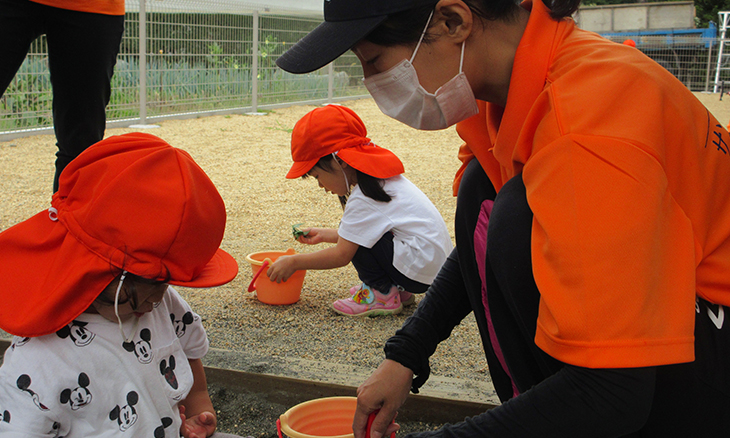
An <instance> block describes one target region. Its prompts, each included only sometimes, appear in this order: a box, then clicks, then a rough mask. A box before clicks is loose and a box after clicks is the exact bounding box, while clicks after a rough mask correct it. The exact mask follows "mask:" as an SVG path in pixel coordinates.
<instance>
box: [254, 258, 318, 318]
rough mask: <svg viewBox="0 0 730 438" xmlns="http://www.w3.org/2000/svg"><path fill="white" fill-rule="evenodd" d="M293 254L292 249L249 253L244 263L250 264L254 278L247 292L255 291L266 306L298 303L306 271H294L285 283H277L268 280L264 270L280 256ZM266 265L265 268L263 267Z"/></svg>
mask: <svg viewBox="0 0 730 438" xmlns="http://www.w3.org/2000/svg"><path fill="white" fill-rule="evenodd" d="M292 254H295V251H294V249H292V248H289V249H287V250H286V251H262V252H255V253H251V254H249V255H247V256H246V261H248V262H249V263H250V264H251V269H252V270H253V273H254V277H253V279H252V280H251V284H250V285H249V288H248V290H249V291H252V290H254V289H255V290H256V298H258V300H259V301H261V302H262V303H266V304H273V305H285V304H294V303H296V302H297V301H299V297H300V295H301V292H302V285H303V284H304V274H306V273H307V271H305V270H302V271H296V272H294V274H292V276H291V277H289V278H288V279H287V280H286V281H282V282H281V283H277V282H275V281H271V280H269V277H268V276H267V275H266V268H267V267H268V266H270V265H271V264H272V263H273V262H275V261H276V259H278V258H279V257H281V256H284V255H292ZM264 265H266V266H264Z"/></svg>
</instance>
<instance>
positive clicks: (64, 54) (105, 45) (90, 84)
mask: <svg viewBox="0 0 730 438" xmlns="http://www.w3.org/2000/svg"><path fill="white" fill-rule="evenodd" d="M48 9H49V10H52V13H53V19H52V20H50V21H49V25H48V29H47V32H46V34H47V40H48V62H49V69H50V71H51V84H52V86H53V125H54V130H55V132H56V140H57V145H58V152H57V153H56V173H55V177H54V179H53V191H54V192H55V191H56V190H58V177H59V175H60V174H61V171H62V170H63V169H64V168H65V167H66V165H67V164H68V163H70V162H71V160H73V159H74V158H75V157H76V156H77V155H78V154H80V153H81V152H83V151H84V150H85V149H86V148H87V147H89V146H91V145H92V144H94V143H96V142H98V141H100V140H101V139H102V138H103V137H104V129H105V127H106V106H107V104H108V103H109V99H110V97H111V79H112V75H113V74H114V65H115V64H116V59H117V54H118V53H119V45H120V43H121V39H122V34H123V32H124V16H123V15H119V16H115V15H103V14H91V13H85V12H76V11H68V10H63V9H57V8H50V7H48Z"/></svg>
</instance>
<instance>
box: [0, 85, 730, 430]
mask: <svg viewBox="0 0 730 438" xmlns="http://www.w3.org/2000/svg"><path fill="white" fill-rule="evenodd" d="M698 97H699V98H700V99H701V100H703V102H705V104H706V105H708V108H710V110H711V111H712V112H713V113H714V114H715V116H716V117H717V118H718V120H720V121H721V123H725V122H727V121H728V120H730V98H728V99H725V100H723V101H720V100H719V98H718V97H719V96H718V95H717V94H715V95H712V94H709V95H708V94H698ZM343 104H344V105H346V106H348V107H351V108H352V109H354V110H355V111H356V112H357V113H358V114H359V115H360V116H361V118H362V119H363V121H364V122H365V125H366V126H367V128H368V133H369V136H370V137H371V138H372V140H373V142H374V143H376V144H378V145H380V146H382V147H385V148H388V149H390V150H392V151H393V152H394V153H395V154H396V155H398V156H399V157H400V158H401V160H402V161H403V163H404V165H405V168H406V173H405V175H406V176H407V177H408V178H409V179H410V180H411V181H413V182H414V183H415V184H416V185H417V186H418V187H419V188H420V189H421V190H422V191H423V192H424V193H426V195H428V196H429V198H430V199H431V200H432V201H433V203H434V204H435V205H436V207H437V208H438V210H439V211H440V212H441V213H442V215H443V217H444V219H445V221H446V224H447V225H448V226H449V229H450V231H451V234H452V239H453V217H454V209H455V204H456V202H455V201H456V200H455V198H454V197H453V196H452V189H451V183H452V180H453V176H454V173H455V172H456V170H457V169H458V167H459V161H458V159H457V158H456V154H457V149H458V146H459V145H460V144H461V141H460V139H459V138H458V136H457V134H456V131H455V129H454V128H450V129H447V130H444V131H437V132H422V131H416V130H413V129H410V128H408V127H406V126H405V125H402V124H401V123H399V122H397V121H395V120H392V119H390V118H388V117H386V116H384V115H382V114H381V113H380V111H379V110H378V108H377V106H376V105H375V104H374V103H373V101H372V100H370V99H365V100H355V101H348V102H344V103H343ZM312 108H314V107H312V106H296V107H290V108H284V109H278V110H275V111H271V112H268V113H267V114H266V115H263V116H251V115H229V116H212V117H205V118H198V119H188V120H169V121H164V122H162V123H159V125H160V128H157V129H148V130H146V132H150V133H152V134H155V135H158V136H160V137H162V138H163V139H165V140H166V141H168V142H169V143H170V144H172V145H173V146H176V147H179V148H181V149H185V150H186V151H188V152H189V153H190V154H191V155H192V156H193V157H194V158H195V160H196V161H197V162H198V164H200V166H201V167H202V168H203V169H204V170H205V171H206V172H207V173H208V175H209V176H210V177H211V179H212V180H213V182H214V183H215V184H216V185H217V187H218V189H219V191H220V193H221V195H222V196H223V199H224V200H225V202H226V206H227V211H228V224H227V229H226V234H225V237H224V240H223V243H222V247H223V248H224V249H225V250H227V251H228V252H229V253H231V254H232V255H233V256H234V257H235V258H236V259H237V260H238V262H239V265H240V266H239V267H240V270H239V275H238V277H237V278H236V279H235V280H234V281H232V282H231V283H229V284H228V285H225V286H221V287H218V288H212V289H182V290H181V293H182V295H183V296H184V297H185V298H186V299H187V300H188V302H189V303H190V305H191V306H192V307H193V308H194V309H195V310H196V311H197V312H198V313H199V314H200V315H201V317H202V318H203V321H204V324H205V327H206V329H207V331H208V336H209V338H210V341H211V347H212V350H211V353H210V354H209V355H208V357H207V358H206V364H207V365H209V366H215V367H219V368H228V369H238V370H243V371H249V372H259V373H266V374H273V375H279V376H287V377H295V378H304V379H310V380H319V381H322V382H329V383H339V384H345V385H350V386H357V385H358V384H359V383H361V382H362V380H364V379H365V378H366V377H367V375H369V373H370V372H371V371H372V370H373V369H374V368H375V367H377V365H378V364H379V363H380V362H381V360H382V358H383V353H382V347H383V344H384V342H385V340H386V339H387V338H388V336H390V335H391V334H392V333H393V332H394V331H395V330H396V329H397V328H398V327H400V326H401V325H402V323H403V322H404V321H405V319H406V318H407V317H408V316H409V315H410V314H412V312H413V310H414V309H415V306H411V307H408V308H406V309H405V311H404V312H402V313H401V314H399V315H395V316H388V317H376V318H350V317H345V316H341V315H338V314H336V313H335V312H334V311H333V310H332V309H331V307H330V306H331V302H332V301H334V300H336V299H339V298H343V297H346V296H348V290H349V288H350V287H351V286H353V285H354V284H356V283H358V279H357V275H356V272H355V270H354V268H352V266H346V267H344V268H340V269H335V270H329V271H308V272H307V274H306V277H305V280H304V286H303V288H302V292H301V299H300V301H299V302H298V303H296V304H294V305H288V306H270V305H266V304H263V303H261V302H259V301H258V300H257V299H256V296H255V293H249V292H247V291H246V289H247V287H248V284H249V282H250V281H251V278H252V274H253V271H252V268H251V266H250V264H248V263H247V262H246V260H245V258H246V255H248V254H250V253H254V252H260V251H267V250H285V249H287V248H290V247H291V248H294V249H295V250H296V251H297V252H308V251H314V250H317V249H319V248H320V247H321V246H319V247H318V246H314V247H311V246H307V245H302V244H299V243H297V242H295V241H294V240H293V239H292V237H291V225H292V224H295V223H304V224H305V225H304V226H317V227H337V224H338V221H339V219H340V217H341V214H342V210H341V207H340V205H339V203H338V201H337V199H336V197H335V196H332V195H328V194H326V193H325V192H324V191H322V190H321V189H319V188H318V187H317V184H316V182H315V181H314V180H311V179H310V180H301V179H296V180H287V179H286V178H285V177H284V175H285V174H286V172H287V171H288V169H289V166H290V165H291V158H290V132H291V129H292V127H293V126H294V124H295V123H296V121H297V120H298V119H299V118H300V117H302V116H303V115H304V114H306V113H307V112H308V111H309V110H311V109H312ZM132 131H134V129H128V128H116V129H109V130H107V135H108V136H109V135H118V134H122V133H126V132H132ZM55 151H56V148H55V138H54V137H53V136H50V135H42V136H33V137H25V138H19V139H14V140H11V141H6V142H0V193H2V198H1V200H0V207H1V208H0V229H5V228H8V227H10V226H12V225H13V224H15V223H17V222H19V221H21V220H23V219H25V218H27V217H30V216H31V215H33V214H36V213H38V212H39V211H42V210H44V209H47V208H48V206H49V204H50V196H51V183H52V175H53V161H54V153H55ZM431 368H432V376H433V377H432V379H431V380H429V382H428V383H427V384H426V386H425V387H424V391H423V393H424V394H427V395H429V394H431V395H435V396H443V397H449V398H456V399H459V398H460V399H465V400H470V401H478V402H483V403H490V402H495V401H496V398H495V397H494V395H493V393H492V391H491V385H490V384H489V374H488V370H487V367H486V361H485V359H484V354H483V351H482V348H481V343H480V341H479V336H478V333H477V328H476V324H475V323H474V319H473V317H472V316H469V317H468V318H467V319H466V320H465V321H464V322H463V323H462V324H461V325H460V326H459V327H457V328H456V329H455V330H454V332H453V334H452V336H451V337H450V338H449V339H448V340H446V341H445V342H443V343H442V345H441V346H440V347H439V349H438V350H437V352H436V354H435V355H434V357H433V358H432V362H431ZM210 390H211V395H212V397H213V400H214V403H215V404H216V407H217V409H218V410H219V411H220V412H219V420H220V430H221V431H226V432H232V433H238V434H241V435H253V436H257V437H258V436H261V437H273V436H274V435H275V434H276V428H275V425H274V424H275V420H276V418H278V416H279V415H280V414H281V413H283V412H284V411H285V410H286V409H288V408H289V407H290V406H277V405H273V404H271V403H269V402H267V401H266V400H261V399H260V398H256V397H252V396H250V395H247V394H244V393H240V392H234V391H230V390H228V389H227V388H225V387H221V386H218V385H217V384H211V385H210ZM458 420H460V419H459V418H455V419H454V421H458ZM437 426H438V425H437V424H430V423H407V424H405V423H404V424H403V430H426V429H432V428H434V427H437Z"/></svg>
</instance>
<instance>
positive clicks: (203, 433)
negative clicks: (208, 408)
mask: <svg viewBox="0 0 730 438" xmlns="http://www.w3.org/2000/svg"><path fill="white" fill-rule="evenodd" d="M180 418H181V419H182V427H181V428H180V433H181V434H182V436H183V437H184V438H207V437H209V436H211V435H213V432H215V428H216V425H217V423H218V420H217V419H216V417H215V414H213V413H212V412H201V413H200V414H198V415H196V416H194V417H191V418H187V417H185V406H183V405H180Z"/></svg>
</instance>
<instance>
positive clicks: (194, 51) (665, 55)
mask: <svg viewBox="0 0 730 438" xmlns="http://www.w3.org/2000/svg"><path fill="white" fill-rule="evenodd" d="M292 3H293V4H296V2H292ZM126 7H127V13H126V23H125V32H124V37H123V40H122V46H121V50H120V53H119V56H118V58H117V65H116V68H115V73H114V78H113V83H112V96H111V102H110V104H109V106H108V108H107V116H108V124H109V125H110V126H127V125H130V124H147V123H154V122H155V121H159V120H161V119H164V118H183V117H198V116H200V115H208V114H227V113H234V112H236V113H249V112H250V113H255V112H257V111H261V110H267V109H273V108H276V107H281V106H287V105H293V104H303V103H324V102H336V101H339V100H345V99H352V98H356V97H364V96H367V90H366V89H365V87H364V86H363V85H362V81H361V79H362V70H361V68H360V64H359V62H358V60H357V58H356V57H355V56H354V55H353V54H352V53H351V52H348V53H346V54H345V55H343V56H342V57H340V58H339V59H337V60H336V61H335V62H334V63H333V64H330V65H329V66H327V67H324V68H323V69H321V70H319V71H316V72H313V73H310V74H305V75H293V74H289V73H286V72H284V71H282V70H281V69H278V68H277V67H276V65H275V60H276V58H277V57H278V56H280V55H281V54H282V53H283V52H284V51H285V50H286V49H287V48H288V47H290V46H291V44H292V43H294V42H296V41H298V40H299V39H300V38H301V37H302V36H304V35H306V34H307V33H308V32H309V31H310V30H311V29H313V28H314V27H316V26H317V25H318V24H319V23H320V22H321V21H322V16H321V13H317V12H314V11H307V10H295V9H283V8H282V9H274V8H273V7H272V6H271V5H260V4H258V5H257V4H249V3H244V2H241V1H239V0H207V1H206V2H200V1H199V0H127V4H126ZM609 38H610V37H609ZM616 38H617V42H622V40H623V39H624V38H625V37H620V38H619V37H616ZM619 39H620V40H619ZM719 41H720V40H719V39H718V38H682V37H677V36H669V37H667V36H640V37H637V41H636V43H637V49H639V50H641V51H642V52H644V53H645V54H647V55H648V56H650V57H652V58H654V59H655V60H657V62H659V63H660V64H662V65H663V66H664V67H665V68H667V69H668V70H669V71H671V72H672V73H673V74H674V75H675V76H677V77H678V78H679V79H680V80H681V81H682V82H683V83H684V84H685V85H686V86H687V87H688V88H689V89H690V90H692V91H705V92H712V91H717V88H716V87H715V85H716V82H715V73H716V71H717V66H718V62H717V59H718V45H719ZM45 53H46V42H45V37H40V38H39V39H38V40H36V41H35V42H34V43H33V45H32V47H31V49H30V51H29V54H28V56H27V58H26V60H25V62H24V63H23V65H22V67H21V68H20V70H19V71H18V73H17V74H16V77H15V78H14V79H13V81H12V82H11V84H10V86H9V87H8V89H7V90H6V91H5V93H4V95H3V96H2V98H0V140H8V139H10V138H13V137H18V136H22V135H28V134H37V133H45V132H49V133H50V132H52V125H53V121H52V117H51V104H52V98H51V85H50V76H49V73H48V69H47V57H46V54H45ZM719 81H720V82H722V81H730V71H723V73H722V75H720V77H719Z"/></svg>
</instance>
